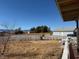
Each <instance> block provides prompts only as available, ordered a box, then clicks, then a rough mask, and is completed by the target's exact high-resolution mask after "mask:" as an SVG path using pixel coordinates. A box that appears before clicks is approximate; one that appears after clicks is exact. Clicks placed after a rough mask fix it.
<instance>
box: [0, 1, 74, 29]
mask: <svg viewBox="0 0 79 59" xmlns="http://www.w3.org/2000/svg"><path fill="white" fill-rule="evenodd" d="M0 24H8V25H9V26H13V25H14V26H16V28H17V27H21V28H22V29H30V28H31V27H36V26H39V25H47V26H49V27H50V28H51V29H52V30H54V29H56V28H62V27H73V26H75V22H64V21H63V20H62V18H61V16H60V14H59V12H58V9H57V7H56V4H55V0H0ZM0 28H3V27H2V26H0Z"/></svg>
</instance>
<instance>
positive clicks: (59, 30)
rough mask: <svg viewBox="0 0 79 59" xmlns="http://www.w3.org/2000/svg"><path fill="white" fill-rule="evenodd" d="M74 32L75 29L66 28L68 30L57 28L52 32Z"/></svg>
mask: <svg viewBox="0 0 79 59" xmlns="http://www.w3.org/2000/svg"><path fill="white" fill-rule="evenodd" d="M74 30H75V27H71V28H70V27H68V28H57V29H56V30H54V31H53V32H73V31H74Z"/></svg>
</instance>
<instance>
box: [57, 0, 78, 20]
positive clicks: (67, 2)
mask: <svg viewBox="0 0 79 59" xmlns="http://www.w3.org/2000/svg"><path fill="white" fill-rule="evenodd" d="M56 3H57V6H58V8H59V11H60V13H61V15H62V18H63V20H64V21H71V20H74V19H73V18H74V17H79V0H56Z"/></svg>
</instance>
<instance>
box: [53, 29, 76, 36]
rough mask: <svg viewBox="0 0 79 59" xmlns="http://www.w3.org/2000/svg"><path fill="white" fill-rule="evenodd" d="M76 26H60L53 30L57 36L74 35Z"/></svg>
mask: <svg viewBox="0 0 79 59" xmlns="http://www.w3.org/2000/svg"><path fill="white" fill-rule="evenodd" d="M74 30H75V28H60V29H56V30H54V31H53V35H57V36H67V35H74Z"/></svg>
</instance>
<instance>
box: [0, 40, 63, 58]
mask: <svg viewBox="0 0 79 59" xmlns="http://www.w3.org/2000/svg"><path fill="white" fill-rule="evenodd" d="M2 46H3V45H0V52H1V51H2V49H3V47H2ZM61 54H62V48H61V44H60V43H59V42H58V41H57V40H44V41H41V40H40V41H24V40H16V41H15V40H14V41H9V42H8V44H7V48H6V50H5V53H4V55H1V56H0V59H60V56H61Z"/></svg>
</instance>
